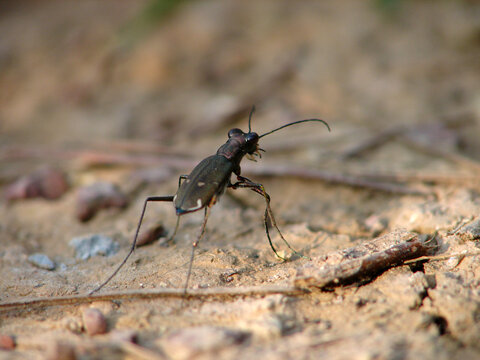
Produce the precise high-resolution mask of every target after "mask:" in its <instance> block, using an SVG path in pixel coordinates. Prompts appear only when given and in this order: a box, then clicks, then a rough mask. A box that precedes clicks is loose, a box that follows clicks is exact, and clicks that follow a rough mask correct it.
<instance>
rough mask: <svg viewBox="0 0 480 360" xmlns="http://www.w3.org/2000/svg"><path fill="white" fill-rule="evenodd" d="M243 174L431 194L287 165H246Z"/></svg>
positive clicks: (404, 192) (384, 190)
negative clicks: (296, 178)
mask: <svg viewBox="0 0 480 360" xmlns="http://www.w3.org/2000/svg"><path fill="white" fill-rule="evenodd" d="M242 170H243V171H244V173H247V174H254V175H258V176H283V177H298V178H302V179H311V180H322V181H325V182H328V183H332V184H342V185H348V186H352V187H358V188H365V189H370V190H376V191H382V192H388V193H392V194H405V195H431V194H432V192H430V191H426V190H420V189H413V188H410V187H407V186H404V185H400V184H394V183H387V182H377V181H370V180H365V179H360V178H358V177H355V176H350V175H345V174H338V173H337V174H336V173H332V172H328V171H324V170H319V169H311V168H303V167H297V166H288V165H269V164H264V165H262V166H258V167H253V166H250V165H249V164H246V165H245V166H243V167H242Z"/></svg>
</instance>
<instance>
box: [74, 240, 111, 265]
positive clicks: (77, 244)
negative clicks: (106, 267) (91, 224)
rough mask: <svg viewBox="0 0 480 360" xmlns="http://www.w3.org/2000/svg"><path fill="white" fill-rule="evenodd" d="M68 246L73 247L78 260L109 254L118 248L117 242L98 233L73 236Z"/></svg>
mask: <svg viewBox="0 0 480 360" xmlns="http://www.w3.org/2000/svg"><path fill="white" fill-rule="evenodd" d="M70 246H72V247H74V248H75V257H76V258H77V259H80V260H87V259H89V258H90V257H92V256H95V255H102V256H111V255H114V254H116V253H117V251H118V249H119V245H118V243H117V242H115V241H113V240H112V239H111V238H110V237H108V236H104V235H100V234H92V235H86V236H79V237H75V238H73V239H72V240H71V241H70Z"/></svg>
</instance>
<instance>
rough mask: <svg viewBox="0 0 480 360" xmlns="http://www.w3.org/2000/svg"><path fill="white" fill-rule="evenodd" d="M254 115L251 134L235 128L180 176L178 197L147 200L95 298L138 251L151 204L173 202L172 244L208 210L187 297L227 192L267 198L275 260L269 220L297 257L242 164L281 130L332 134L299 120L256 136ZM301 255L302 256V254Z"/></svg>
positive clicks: (189, 269)
mask: <svg viewBox="0 0 480 360" xmlns="http://www.w3.org/2000/svg"><path fill="white" fill-rule="evenodd" d="M254 112H255V106H253V107H252V110H251V111H250V115H249V117H248V132H247V133H246V132H243V131H242V130H241V129H238V128H234V129H231V130H230V131H229V132H228V140H227V142H226V143H225V144H223V145H222V146H220V148H219V149H218V150H217V153H216V154H215V155H211V156H209V157H207V158H205V159H203V160H202V161H201V162H200V163H199V164H198V165H197V166H196V167H195V168H194V169H193V170H192V172H191V173H190V175H180V177H179V179H178V190H177V193H176V194H175V195H172V196H149V197H147V198H146V199H145V201H144V204H143V208H142V212H141V215H140V220H139V222H138V225H137V229H136V231H135V236H134V238H133V243H132V246H131V248H130V251H129V252H128V254H127V255H126V256H125V258H124V259H123V261H122V262H121V263H120V265H118V267H117V268H116V269H115V271H114V272H113V273H112V275H110V277H109V278H108V279H107V280H105V281H104V282H103V283H102V284H101V285H99V286H98V287H97V288H95V289H94V290H93V291H91V292H90V294H93V293H95V292H97V291H99V290H100V289H101V288H103V287H104V286H105V285H106V284H107V283H108V282H109V281H110V280H111V279H112V278H113V277H114V276H115V275H116V274H117V273H118V272H119V271H120V269H121V268H122V266H123V265H124V264H125V263H126V262H127V260H128V258H129V257H130V255H131V254H132V253H133V251H134V250H135V245H136V243H137V238H138V234H139V231H140V227H141V225H142V221H143V217H144V215H145V211H146V208H147V204H148V203H149V202H159V201H168V202H173V205H174V207H175V211H176V215H177V223H176V225H175V229H174V231H173V233H172V235H171V236H170V237H169V239H168V241H171V240H172V239H173V238H174V237H175V234H176V233H177V230H178V227H179V223H180V216H182V215H185V214H188V213H191V212H194V211H198V210H201V209H205V215H204V218H203V223H202V227H201V229H200V233H199V235H198V237H197V238H196V240H195V241H194V242H193V243H192V252H191V255H190V262H189V265H188V272H187V278H186V280H185V286H184V294H186V292H187V288H188V283H189V280H190V275H191V272H192V264H193V259H194V253H195V248H196V247H197V246H198V243H199V242H200V240H201V239H202V237H203V235H204V234H205V228H206V225H207V220H208V216H209V215H210V208H211V207H212V206H213V205H215V203H216V202H217V200H218V198H219V197H220V196H221V195H222V194H223V193H224V192H225V190H226V189H227V188H231V189H238V188H247V189H251V190H253V191H255V192H256V193H258V194H260V195H261V196H263V197H264V199H265V203H266V209H265V214H264V225H265V232H266V234H267V238H268V242H269V244H270V247H271V248H272V250H273V252H274V253H275V255H276V256H278V257H279V258H280V259H282V260H285V259H284V258H283V257H282V256H280V255H279V254H278V252H277V250H276V249H275V247H274V246H273V243H272V240H271V238H270V232H269V229H268V219H270V222H271V224H272V225H273V227H275V229H276V230H277V232H278V234H279V235H280V238H281V239H282V240H283V242H285V244H286V245H287V246H288V248H289V249H290V250H292V251H293V252H294V253H295V254H298V253H297V252H296V251H295V250H294V249H293V248H292V247H291V246H290V244H289V243H288V242H287V240H286V239H285V238H284V237H283V235H282V233H281V231H280V229H279V228H278V226H277V224H276V221H275V217H274V216H273V212H272V209H271V207H270V195H268V193H267V192H266V191H265V188H264V186H263V185H262V184H260V183H256V182H253V181H251V180H250V179H248V178H246V177H244V176H242V175H241V168H240V162H241V161H242V159H243V157H244V156H246V157H247V158H249V159H250V160H254V161H255V156H257V157H259V158H261V157H262V156H261V153H260V151H265V150H263V149H262V148H260V146H259V144H258V141H259V140H260V139H261V138H262V137H264V136H267V135H270V134H271V133H274V132H276V131H278V130H280V129H283V128H285V127H287V126H292V125H296V124H300V123H304V122H309V121H318V122H321V123H323V124H324V125H325V126H326V127H327V129H328V131H330V126H329V125H328V123H327V122H326V121H324V120H321V119H305V120H298V121H294V122H291V123H288V124H286V125H283V126H280V127H278V128H276V129H274V130H271V131H268V132H266V133H265V134H262V135H258V134H257V133H256V132H253V131H252V128H251V121H252V115H253V113H254ZM232 174H235V175H236V177H237V181H236V182H235V183H232V182H231V176H232ZM299 255H300V254H299Z"/></svg>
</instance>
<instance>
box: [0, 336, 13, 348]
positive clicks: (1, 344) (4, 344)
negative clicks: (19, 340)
mask: <svg viewBox="0 0 480 360" xmlns="http://www.w3.org/2000/svg"><path fill="white" fill-rule="evenodd" d="M0 349H1V350H13V349H15V340H14V339H13V337H12V336H10V335H4V334H0Z"/></svg>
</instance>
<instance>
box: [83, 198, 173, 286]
mask: <svg viewBox="0 0 480 360" xmlns="http://www.w3.org/2000/svg"><path fill="white" fill-rule="evenodd" d="M151 201H173V196H149V197H147V198H146V199H145V202H144V203H143V209H142V214H141V215H140V220H139V221H138V225H137V230H136V231H135V237H134V238H133V243H132V247H131V248H130V251H129V252H128V254H127V256H125V258H124V259H123V261H122V262H121V263H120V265H118V267H117V268H116V269H115V271H114V272H113V274H112V275H110V277H109V278H108V279H107V280H105V281H104V282H103V283H102V284H101V285H100V286H98V287H97V288H96V289H94V290H92V291H91V292H90V295H92V294H93V293H96V292H97V291H98V290H100V289H101V288H103V287H104V286H105V285H107V284H108V282H109V281H110V280H112V279H113V277H114V276H115V275H117V273H118V272H119V271H120V269H121V268H122V266H123V265H124V264H125V263H126V262H127V260H128V258H129V257H130V255H132V253H133V252H134V251H135V245H136V244H137V237H138V233H139V232H140V226H141V225H142V221H143V217H144V215H145V210H146V209H147V204H148V203H149V202H151Z"/></svg>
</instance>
